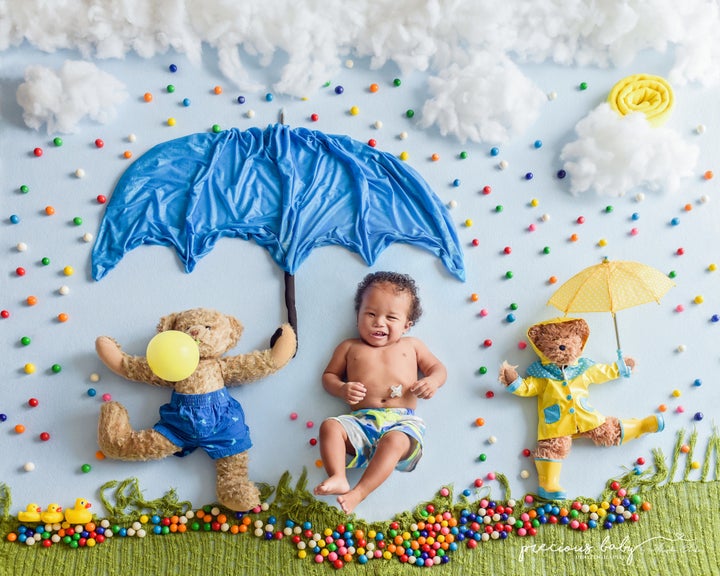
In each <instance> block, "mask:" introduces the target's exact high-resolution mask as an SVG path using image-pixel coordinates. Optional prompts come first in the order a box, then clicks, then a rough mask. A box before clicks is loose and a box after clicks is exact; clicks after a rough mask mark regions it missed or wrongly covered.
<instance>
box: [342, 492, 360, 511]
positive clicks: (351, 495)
mask: <svg viewBox="0 0 720 576" xmlns="http://www.w3.org/2000/svg"><path fill="white" fill-rule="evenodd" d="M337 501H338V504H340V508H342V511H343V512H345V514H352V512H353V510H355V506H357V505H358V504H360V502H362V501H363V497H362V494H360V492H358V491H357V490H355V489H353V490H350V491H349V492H347V493H345V494H341V495H340V496H338V498H337Z"/></svg>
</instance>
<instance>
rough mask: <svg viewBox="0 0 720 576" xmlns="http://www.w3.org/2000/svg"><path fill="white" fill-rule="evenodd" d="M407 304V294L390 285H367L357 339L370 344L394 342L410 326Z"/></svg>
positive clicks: (361, 307) (359, 313) (408, 303)
mask: <svg viewBox="0 0 720 576" xmlns="http://www.w3.org/2000/svg"><path fill="white" fill-rule="evenodd" d="M410 305H411V299H410V294H408V293H407V292H398V291H397V290H396V289H395V287H394V286H393V285H392V284H375V285H373V286H370V287H369V288H368V289H367V290H366V291H365V294H364V295H363V299H362V302H361V304H360V309H359V310H358V332H359V333H360V338H362V340H363V341H364V342H366V343H367V344H369V345H370V346H376V347H380V346H387V345H389V344H394V343H395V342H397V341H398V340H400V338H401V337H402V335H403V334H405V332H407V331H408V330H409V329H410V326H412V322H410V321H409V320H408V313H409V311H410Z"/></svg>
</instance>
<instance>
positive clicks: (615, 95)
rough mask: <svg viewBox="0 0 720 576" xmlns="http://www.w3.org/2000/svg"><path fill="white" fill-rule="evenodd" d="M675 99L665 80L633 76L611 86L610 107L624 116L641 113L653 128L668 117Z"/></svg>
mask: <svg viewBox="0 0 720 576" xmlns="http://www.w3.org/2000/svg"><path fill="white" fill-rule="evenodd" d="M674 101H675V98H674V96H673V91H672V87H671V86H670V84H668V82H667V80H665V79H664V78H661V77H660V76H653V75H651V74H633V75H632V76H627V77H626V78H623V79H622V80H620V81H619V82H618V83H617V84H615V86H613V88H612V90H611V91H610V95H609V96H608V102H609V103H610V107H611V108H612V109H613V110H615V111H616V112H617V113H618V114H620V115H622V116H625V115H627V114H631V113H633V112H642V113H643V114H645V117H646V118H647V119H648V121H649V122H650V123H651V124H652V125H653V126H660V125H661V124H663V123H664V122H665V121H666V120H667V119H668V116H669V115H670V111H671V109H672V106H673V103H674Z"/></svg>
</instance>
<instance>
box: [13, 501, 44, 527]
mask: <svg viewBox="0 0 720 576" xmlns="http://www.w3.org/2000/svg"><path fill="white" fill-rule="evenodd" d="M40 512H42V508H40V506H38V505H37V504H35V502H32V503H31V504H28V505H27V506H26V507H25V510H23V511H22V512H18V520H19V521H20V522H28V523H36V522H40Z"/></svg>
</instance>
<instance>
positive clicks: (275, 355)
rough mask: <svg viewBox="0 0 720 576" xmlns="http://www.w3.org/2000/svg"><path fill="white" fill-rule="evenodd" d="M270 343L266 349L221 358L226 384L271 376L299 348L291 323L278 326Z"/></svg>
mask: <svg viewBox="0 0 720 576" xmlns="http://www.w3.org/2000/svg"><path fill="white" fill-rule="evenodd" d="M270 343H271V347H270V348H268V349H266V350H256V351H255V352H250V353H249V354H240V355H238V356H230V357H225V358H220V359H219V362H220V366H221V367H222V373H223V380H224V381H225V384H226V385H232V384H243V383H245V382H252V381H253V380H259V379H260V378H264V377H265V376H269V375H270V374H273V373H274V372H277V371H278V370H280V369H281V368H282V367H284V366H285V365H286V364H287V363H288V362H289V361H290V360H291V359H292V357H293V356H294V355H295V352H296V350H297V338H296V337H295V331H294V330H293V329H292V327H291V326H290V324H283V325H282V326H281V327H280V328H278V329H277V330H276V332H275V334H273V336H272V338H271V339H270Z"/></svg>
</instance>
